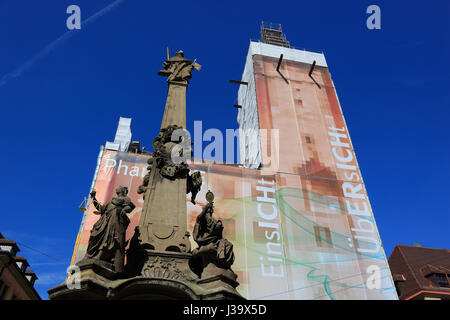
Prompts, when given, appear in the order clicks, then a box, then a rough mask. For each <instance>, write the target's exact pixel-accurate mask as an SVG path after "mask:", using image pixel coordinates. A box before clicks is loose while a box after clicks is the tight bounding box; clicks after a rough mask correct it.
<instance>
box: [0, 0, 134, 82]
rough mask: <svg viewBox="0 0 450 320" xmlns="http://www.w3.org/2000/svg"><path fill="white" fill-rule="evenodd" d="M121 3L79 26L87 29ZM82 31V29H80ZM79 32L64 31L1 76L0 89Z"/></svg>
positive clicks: (117, 2) (115, 2) (114, 3)
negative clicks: (18, 65) (22, 62)
mask: <svg viewBox="0 0 450 320" xmlns="http://www.w3.org/2000/svg"><path fill="white" fill-rule="evenodd" d="M123 1H125V0H116V1H114V2H113V3H111V4H110V5H108V6H106V7H105V8H103V9H101V10H100V11H97V12H96V13H94V14H93V15H92V16H90V17H89V18H87V19H86V20H83V21H82V22H81V26H82V27H83V28H85V27H87V26H88V25H89V24H91V23H92V22H94V21H95V20H97V19H98V18H100V17H102V16H104V15H105V14H107V13H108V12H109V11H111V10H113V9H114V8H115V7H117V6H118V5H120V4H121V3H122V2H123ZM81 30H82V29H81ZM81 30H69V31H66V32H65V33H63V34H62V35H61V36H60V37H59V38H57V39H56V40H54V41H52V42H51V43H49V44H48V45H47V46H46V47H45V48H44V49H42V50H41V51H39V52H38V53H37V54H36V55H35V56H33V57H32V58H31V59H30V60H28V61H27V62H25V63H24V64H22V65H21V66H20V67H18V68H17V69H16V70H14V71H12V72H10V73H7V74H5V75H4V76H2V77H1V78H0V87H2V86H3V85H4V84H6V83H7V82H8V81H9V80H11V79H13V78H17V77H19V76H20V75H22V73H24V72H25V71H26V70H28V69H29V68H30V67H31V66H33V65H34V64H35V63H36V62H38V61H39V60H41V59H42V58H44V57H45V56H46V55H47V54H49V53H50V52H51V51H52V50H53V49H55V48H56V47H57V46H59V45H60V44H62V43H63V42H64V41H66V40H67V39H69V38H70V37H72V36H73V35H74V34H75V32H77V31H81Z"/></svg>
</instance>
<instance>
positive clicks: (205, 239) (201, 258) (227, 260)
mask: <svg viewBox="0 0 450 320" xmlns="http://www.w3.org/2000/svg"><path fill="white" fill-rule="evenodd" d="M206 198H207V200H208V203H207V204H206V205H205V206H204V207H203V209H202V212H201V213H200V214H199V215H198V216H197V219H196V221H195V226H194V231H193V237H194V240H195V242H197V244H198V248H196V249H194V250H193V251H192V259H191V263H190V265H191V269H192V271H193V272H194V273H196V274H197V275H198V276H199V277H200V278H203V277H204V276H211V275H214V274H216V273H225V272H226V273H228V274H232V275H233V277H234V278H235V275H234V273H233V272H232V270H231V265H232V264H233V263H234V252H233V244H232V243H231V242H230V241H228V240H227V239H224V238H223V235H222V233H223V224H222V221H221V220H217V219H215V218H214V217H213V213H214V203H213V199H214V194H213V193H212V192H211V191H208V192H207V194H206ZM206 269H208V270H206ZM205 271H207V272H206V273H208V274H204V273H205Z"/></svg>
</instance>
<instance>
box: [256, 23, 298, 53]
mask: <svg viewBox="0 0 450 320" xmlns="http://www.w3.org/2000/svg"><path fill="white" fill-rule="evenodd" d="M261 41H262V42H263V43H267V44H272V45H275V46H281V47H286V48H290V47H291V46H290V44H289V41H287V40H286V35H285V34H284V33H283V30H282V29H281V24H279V23H271V22H264V21H262V22H261Z"/></svg>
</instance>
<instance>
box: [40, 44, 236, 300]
mask: <svg viewBox="0 0 450 320" xmlns="http://www.w3.org/2000/svg"><path fill="white" fill-rule="evenodd" d="M163 67H164V70H161V71H160V72H159V74H160V75H163V76H167V77H168V80H167V82H168V84H169V89H168V93H167V102H166V107H165V110H164V116H163V120H162V124H161V130H160V133H159V135H158V136H157V137H156V138H155V139H154V141H153V148H154V151H155V152H154V154H153V156H152V158H151V159H150V160H149V162H148V164H149V167H148V174H147V175H146V176H145V177H144V181H143V184H142V185H141V186H140V187H139V188H138V193H140V194H144V206H143V210H142V213H141V216H140V220H139V225H138V226H137V227H136V229H135V234H134V236H133V238H132V239H131V241H130V247H129V249H128V251H127V253H126V255H127V264H126V266H125V273H123V272H120V273H118V272H117V270H121V271H123V264H122V265H120V264H119V265H118V266H116V263H117V262H118V261H119V260H117V259H114V260H111V259H110V258H108V259H101V258H100V257H101V256H102V255H100V256H99V255H98V252H100V251H101V249H102V248H103V246H102V244H103V243H104V242H105V241H103V240H99V241H96V242H95V243H94V242H93V246H92V248H93V249H92V250H91V251H90V252H92V254H91V255H89V256H87V257H86V259H84V260H83V261H82V263H81V264H80V265H79V266H80V269H81V283H80V288H78V289H68V288H67V286H66V284H65V283H63V284H61V285H59V286H56V287H55V288H52V289H50V290H49V291H48V292H49V297H50V299H109V300H121V299H184V300H212V299H243V298H242V297H241V296H240V295H239V294H238V292H237V291H236V287H237V286H238V282H237V281H236V275H235V274H234V272H233V271H232V270H231V265H232V263H233V261H234V254H233V245H232V244H231V243H230V242H229V241H227V240H226V239H223V237H222V233H221V232H222V228H223V227H222V228H221V222H220V221H218V220H215V219H214V218H212V212H213V204H212V200H211V201H210V200H208V201H209V204H208V205H207V206H206V207H205V208H204V209H203V211H202V214H201V215H200V216H199V218H198V219H197V220H198V225H197V224H196V229H195V230H194V238H195V240H196V241H197V243H198V244H199V248H198V249H196V250H194V254H193V252H192V251H191V243H190V241H189V237H190V233H189V231H188V230H187V209H186V194H188V193H191V202H192V203H193V204H195V198H196V195H197V193H198V192H199V191H200V188H201V185H202V178H201V175H200V173H199V172H194V173H192V174H190V170H189V167H188V165H187V163H186V162H185V161H183V159H182V160H181V161H179V160H180V157H181V158H183V156H184V155H185V153H186V152H189V153H190V152H191V149H190V144H189V148H186V147H184V149H183V147H181V144H182V143H185V144H186V142H187V141H186V140H184V138H180V135H178V136H176V137H175V138H174V135H173V134H174V132H176V131H177V130H182V129H183V128H185V127H186V89H187V86H188V84H189V82H188V80H189V79H190V78H191V77H192V74H191V72H192V70H193V69H194V68H195V69H197V70H199V69H200V65H198V64H197V63H196V62H195V61H194V62H192V61H190V60H189V59H186V58H184V54H183V52H181V51H180V52H177V54H176V55H175V57H173V58H170V59H169V60H168V61H166V62H164V64H163ZM174 155H176V156H178V157H175V158H174V157H173V156H174ZM211 194H212V193H211ZM112 203H113V204H114V202H112ZM98 206H99V208H100V209H101V210H103V211H104V210H105V209H103V207H102V206H101V205H100V204H98ZM107 206H110V207H111V206H112V205H110V204H107ZM108 208H109V207H108ZM111 208H112V209H111V210H112V211H114V210H116V211H117V212H119V211H120V212H121V213H122V212H125V211H126V210H125V211H123V209H120V210H119V207H117V208H116V207H114V208H113V207H111ZM101 210H99V211H101ZM103 211H101V212H103ZM125 216H126V215H125ZM205 223H206V228H205ZM211 223H212V224H211ZM208 224H211V226H213V227H212V228H209V227H208ZM126 226H128V224H125V223H124V224H123V225H121V226H120V228H121V230H122V229H123V230H126ZM105 243H107V241H106V242H105ZM120 243H121V244H122V241H120ZM94 248H95V249H94ZM114 248H115V249H116V247H114ZM116 252H120V253H122V252H123V251H122V247H120V250H118V251H116ZM120 261H123V260H120ZM113 263H114V266H113ZM193 266H194V267H193ZM192 267H193V268H192ZM124 276H126V277H125V278H123V277H124Z"/></svg>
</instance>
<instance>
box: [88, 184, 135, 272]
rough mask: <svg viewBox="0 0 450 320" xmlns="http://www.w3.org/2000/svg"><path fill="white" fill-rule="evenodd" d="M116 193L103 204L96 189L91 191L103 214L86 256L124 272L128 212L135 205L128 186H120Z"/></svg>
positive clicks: (94, 229)
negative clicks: (129, 194)
mask: <svg viewBox="0 0 450 320" xmlns="http://www.w3.org/2000/svg"><path fill="white" fill-rule="evenodd" d="M116 194H117V197H114V198H112V199H111V201H110V202H108V203H107V204H105V205H101V204H100V203H99V202H98V201H97V199H96V198H95V195H96V192H95V190H94V191H92V192H91V197H92V202H93V204H94V206H95V208H96V209H97V210H98V211H99V212H100V215H101V216H100V219H99V220H98V221H97V222H96V223H95V224H94V226H93V228H92V230H91V235H90V238H89V244H88V248H87V252H86V257H87V258H89V259H96V260H101V261H104V262H107V263H111V264H112V265H113V266H114V271H115V272H117V273H122V272H124V257H125V247H126V242H125V232H126V230H127V227H128V224H129V223H130V219H129V218H128V216H127V213H130V212H131V211H133V209H134V208H135V205H134V204H133V203H132V202H131V199H130V198H129V197H128V196H127V194H128V188H126V187H118V188H117V189H116Z"/></svg>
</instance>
